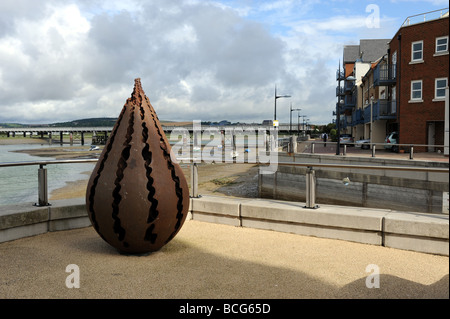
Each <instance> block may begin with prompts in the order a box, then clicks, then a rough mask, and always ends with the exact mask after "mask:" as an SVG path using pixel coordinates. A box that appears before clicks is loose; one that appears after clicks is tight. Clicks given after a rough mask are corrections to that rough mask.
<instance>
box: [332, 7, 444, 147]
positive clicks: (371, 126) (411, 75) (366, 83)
mask: <svg viewBox="0 0 450 319" xmlns="http://www.w3.org/2000/svg"><path fill="white" fill-rule="evenodd" d="M443 11H445V12H446V13H444V14H443V12H442V11H433V12H428V13H426V14H419V15H417V16H412V17H408V18H407V19H406V20H405V22H404V23H403V25H402V26H401V27H400V29H399V30H398V31H397V32H396V34H395V35H394V36H393V37H392V39H388V40H387V41H386V44H387V47H385V46H383V43H382V42H383V41H384V40H372V41H373V42H372V43H377V42H378V43H377V50H374V52H372V58H371V60H370V63H368V64H366V65H363V64H361V62H369V60H367V61H362V60H361V59H359V60H356V59H355V58H353V59H352V60H353V61H355V60H356V61H355V62H353V61H347V60H346V59H345V58H344V68H343V71H342V78H341V80H343V81H344V84H345V85H344V88H342V89H340V88H339V90H338V89H337V91H336V93H337V94H336V95H337V96H338V98H339V99H340V100H341V101H343V102H344V103H343V107H342V105H341V107H340V109H341V112H342V113H344V114H345V116H344V117H342V115H341V117H340V124H341V126H340V128H341V132H343V133H350V132H351V134H352V136H353V137H354V138H355V140H358V139H361V138H364V139H370V141H371V142H372V143H384V138H385V137H386V136H387V135H388V134H389V133H391V132H398V133H399V140H398V141H397V143H398V144H406V145H404V146H403V147H402V146H400V147H399V149H402V148H403V149H405V150H409V145H412V144H414V145H415V148H414V151H431V152H433V151H436V150H437V149H439V150H441V151H442V150H443V147H435V146H432V145H444V144H445V143H448V142H446V141H445V137H444V136H445V134H447V135H448V118H446V115H445V108H446V106H445V99H446V98H445V94H446V93H445V92H446V88H447V87H448V76H449V49H448V46H449V43H448V42H449V16H448V8H447V9H445V10H443ZM349 49H353V48H349V46H345V47H344V57H345V56H346V52H347V56H348V55H349V53H348V52H349ZM380 50H381V51H380ZM374 54H375V56H373V55H374ZM354 55H355V54H354ZM349 62H352V63H349ZM352 67H353V70H351V69H352ZM358 68H359V69H360V70H364V68H366V70H367V72H366V73H364V74H361V72H357V69H358ZM349 75H351V76H352V77H350V78H351V79H352V80H353V81H354V82H353V83H352V85H353V86H352V90H349V92H351V94H349V95H345V96H344V93H345V92H346V91H345V88H346V85H347V84H348V82H349V81H348V79H349V77H348V76H349ZM337 80H338V78H337ZM447 90H448V89H447ZM338 92H342V93H338ZM347 94H348V93H347ZM341 95H342V96H341ZM350 97H351V99H350ZM348 100H351V101H353V103H352V104H349V103H347V102H346V101H348ZM347 104H349V105H347ZM350 116H351V117H350ZM446 130H447V132H446ZM417 145H429V146H422V147H418V146H417ZM446 145H447V144H446ZM396 149H398V148H397V147H396Z"/></svg>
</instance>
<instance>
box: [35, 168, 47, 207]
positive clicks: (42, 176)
mask: <svg viewBox="0 0 450 319" xmlns="http://www.w3.org/2000/svg"><path fill="white" fill-rule="evenodd" d="M35 205H36V206H49V205H50V204H49V203H48V185H47V169H46V168H45V167H44V165H43V164H41V165H39V169H38V202H37V204H35Z"/></svg>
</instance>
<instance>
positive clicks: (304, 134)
mask: <svg viewBox="0 0 450 319" xmlns="http://www.w3.org/2000/svg"><path fill="white" fill-rule="evenodd" d="M302 117H303V124H302V126H303V136H306V133H305V117H308V115H302Z"/></svg>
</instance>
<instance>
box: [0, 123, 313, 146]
mask: <svg viewBox="0 0 450 319" xmlns="http://www.w3.org/2000/svg"><path fill="white" fill-rule="evenodd" d="M162 128H163V130H164V132H165V133H166V134H170V133H172V131H173V130H179V131H181V132H182V131H188V132H189V133H193V132H194V130H196V131H200V132H204V131H206V130H218V131H223V132H226V131H240V130H242V131H243V132H249V131H254V132H258V131H261V130H264V131H270V130H273V129H274V127H273V126H272V125H262V124H239V125H200V123H199V124H198V125H184V126H175V125H162ZM291 128H292V132H304V131H305V130H304V128H305V126H303V127H302V125H300V126H298V125H294V124H293V125H292V126H291V125H290V124H280V125H279V126H278V127H277V130H278V132H279V133H289V132H290V131H291ZM302 128H303V129H302ZM112 130H113V127H112V126H111V127H107V126H105V127H102V126H99V127H48V126H47V127H20V128H2V127H0V134H4V135H5V134H6V136H7V137H16V136H17V135H22V136H23V137H26V136H30V137H32V136H39V137H41V138H44V137H45V136H47V137H48V138H49V139H52V138H53V137H54V136H58V135H59V140H60V143H61V144H62V143H63V138H64V135H70V141H71V142H72V138H73V135H74V134H76V135H81V145H84V141H85V134H86V133H92V134H93V136H95V137H96V139H97V140H98V142H99V143H102V142H104V141H106V140H107V138H108V136H109V134H110V133H111V132H112Z"/></svg>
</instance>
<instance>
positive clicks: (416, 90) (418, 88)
mask: <svg viewBox="0 0 450 319" xmlns="http://www.w3.org/2000/svg"><path fill="white" fill-rule="evenodd" d="M411 101H412V102H421V101H422V80H418V81H411Z"/></svg>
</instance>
